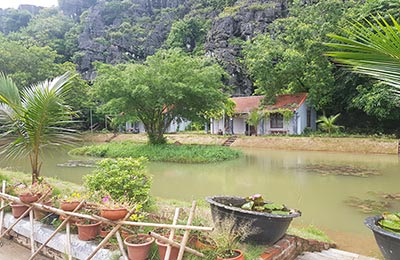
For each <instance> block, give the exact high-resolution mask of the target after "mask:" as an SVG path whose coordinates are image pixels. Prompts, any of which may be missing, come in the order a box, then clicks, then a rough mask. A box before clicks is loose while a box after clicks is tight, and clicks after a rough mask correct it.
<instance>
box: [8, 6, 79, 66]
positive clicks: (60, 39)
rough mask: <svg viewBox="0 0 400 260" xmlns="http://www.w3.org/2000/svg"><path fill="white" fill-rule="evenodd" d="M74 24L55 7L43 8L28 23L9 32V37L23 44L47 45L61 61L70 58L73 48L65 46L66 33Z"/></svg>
mask: <svg viewBox="0 0 400 260" xmlns="http://www.w3.org/2000/svg"><path fill="white" fill-rule="evenodd" d="M73 26H74V22H73V20H72V19H71V18H70V17H68V16H65V15H64V14H62V13H61V12H60V11H59V10H57V9H55V8H45V9H43V10H41V11H40V13H39V14H37V15H35V16H34V17H33V18H32V19H31V20H30V21H29V23H28V25H27V26H26V27H24V28H22V29H21V30H19V31H18V32H14V33H11V34H10V35H9V39H12V40H15V41H19V42H22V43H23V44H24V45H25V46H28V47H29V46H32V45H37V46H41V47H45V46H49V47H50V48H51V49H53V50H55V51H56V52H57V53H58V54H59V55H60V56H58V57H57V59H58V60H60V61H61V62H63V61H66V60H70V58H71V56H72V55H73V53H72V51H73V49H72V50H71V49H69V47H70V46H66V41H65V38H66V34H67V32H69V31H70V29H71V28H72V27H73Z"/></svg>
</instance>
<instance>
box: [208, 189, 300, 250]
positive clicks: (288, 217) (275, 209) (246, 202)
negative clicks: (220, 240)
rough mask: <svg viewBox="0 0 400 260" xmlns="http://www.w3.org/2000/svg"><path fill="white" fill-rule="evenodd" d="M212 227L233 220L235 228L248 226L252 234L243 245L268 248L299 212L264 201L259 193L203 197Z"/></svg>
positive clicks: (280, 236) (281, 235) (282, 234)
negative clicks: (207, 206) (265, 246)
mask: <svg viewBox="0 0 400 260" xmlns="http://www.w3.org/2000/svg"><path fill="white" fill-rule="evenodd" d="M206 200H207V202H208V203H210V206H211V215H212V218H213V221H214V223H215V225H216V226H217V225H218V224H219V222H220V221H222V222H223V221H225V219H229V218H233V220H234V222H235V228H237V227H240V226H241V225H243V224H246V223H249V222H250V223H251V225H252V230H253V232H252V234H250V235H249V236H248V237H247V238H246V241H247V242H252V243H256V244H263V245H272V244H274V243H275V242H277V241H278V240H279V239H280V238H282V237H283V236H284V234H285V232H286V230H287V228H288V227H289V225H290V222H291V221H292V219H293V218H295V217H299V216H300V215H301V212H300V211H298V210H294V209H289V208H287V207H286V206H284V205H281V204H275V203H271V202H265V201H264V199H263V197H262V196H261V195H260V194H255V195H253V196H249V197H246V198H244V197H235V196H213V197H207V198H206Z"/></svg>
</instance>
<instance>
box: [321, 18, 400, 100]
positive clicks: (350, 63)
mask: <svg viewBox="0 0 400 260" xmlns="http://www.w3.org/2000/svg"><path fill="white" fill-rule="evenodd" d="M390 17H391V22H392V24H389V23H388V22H387V21H386V20H385V19H384V18H383V17H381V16H378V17H375V16H372V21H370V20H367V19H366V20H365V22H366V25H364V24H362V23H360V22H355V23H354V24H352V26H351V28H350V29H348V30H346V32H347V33H348V35H349V38H346V37H343V36H338V35H334V34H329V35H328V36H329V37H331V38H333V39H335V40H337V41H338V42H339V43H327V44H326V45H327V46H330V47H333V48H336V49H340V51H332V52H328V53H326V55H327V56H330V57H332V58H333V59H334V60H335V61H336V62H338V63H342V64H344V66H346V67H349V68H352V69H353V70H354V71H355V72H357V73H360V74H365V75H369V76H371V77H373V78H375V79H378V80H380V81H382V82H384V83H386V84H388V85H390V86H392V87H393V88H394V91H395V92H397V93H399V91H400V25H399V23H398V22H397V21H396V20H395V19H394V18H393V17H392V16H390Z"/></svg>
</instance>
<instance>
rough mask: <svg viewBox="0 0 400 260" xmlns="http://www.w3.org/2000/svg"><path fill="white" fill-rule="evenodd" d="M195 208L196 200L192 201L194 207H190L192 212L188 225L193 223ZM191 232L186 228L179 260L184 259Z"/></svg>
mask: <svg viewBox="0 0 400 260" xmlns="http://www.w3.org/2000/svg"><path fill="white" fill-rule="evenodd" d="M195 210H196V201H195V200H194V201H193V202H192V208H191V209H190V212H189V217H188V220H187V223H186V224H187V225H191V224H192V221H193V217H194V212H195ZM189 234H190V230H185V233H184V234H183V238H182V241H181V247H180V248H179V253H178V258H177V260H182V258H183V253H185V246H186V243H187V241H188V238H189Z"/></svg>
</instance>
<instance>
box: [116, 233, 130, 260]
mask: <svg viewBox="0 0 400 260" xmlns="http://www.w3.org/2000/svg"><path fill="white" fill-rule="evenodd" d="M115 236H116V237H117V241H118V246H119V251H121V253H122V256H123V257H124V260H129V258H128V256H127V255H126V252H125V249H124V243H123V242H122V238H121V234H120V233H119V231H118V230H117V232H115Z"/></svg>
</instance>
